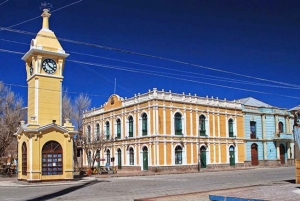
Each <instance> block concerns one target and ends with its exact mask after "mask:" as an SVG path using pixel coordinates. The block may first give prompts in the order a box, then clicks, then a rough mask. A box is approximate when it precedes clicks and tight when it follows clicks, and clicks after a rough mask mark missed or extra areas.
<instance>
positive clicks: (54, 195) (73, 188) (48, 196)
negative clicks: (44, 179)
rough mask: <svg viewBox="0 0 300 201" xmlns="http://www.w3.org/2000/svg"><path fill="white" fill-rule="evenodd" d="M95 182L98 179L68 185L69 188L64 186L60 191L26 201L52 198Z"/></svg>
mask: <svg viewBox="0 0 300 201" xmlns="http://www.w3.org/2000/svg"><path fill="white" fill-rule="evenodd" d="M96 183H98V181H91V182H88V183H84V184H82V185H78V186H73V187H70V188H66V189H64V190H61V191H58V192H55V193H51V194H48V195H43V196H41V197H37V198H33V199H29V200H27V201H38V200H49V199H52V198H55V197H58V196H61V195H65V194H68V193H70V192H73V191H75V190H78V189H81V188H84V187H86V186H91V185H94V184H96Z"/></svg>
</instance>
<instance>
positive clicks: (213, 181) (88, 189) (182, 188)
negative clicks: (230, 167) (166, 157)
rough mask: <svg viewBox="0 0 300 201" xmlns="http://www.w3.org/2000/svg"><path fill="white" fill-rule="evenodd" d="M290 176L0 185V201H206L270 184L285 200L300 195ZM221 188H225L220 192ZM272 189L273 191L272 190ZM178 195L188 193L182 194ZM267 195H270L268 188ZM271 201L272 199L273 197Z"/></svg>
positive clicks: (251, 173) (268, 172)
mask: <svg viewBox="0 0 300 201" xmlns="http://www.w3.org/2000/svg"><path fill="white" fill-rule="evenodd" d="M294 178H295V168H294V167H282V168H258V169H250V170H235V171H220V172H205V173H188V174H171V175H152V176H135V177H114V178H97V180H94V181H90V182H80V183H78V182H77V183H76V184H75V183H74V184H72V183H68V184H65V185H63V184H60V185H47V186H44V185H41V186H36V185H34V186H30V185H18V186H17V187H14V186H10V187H4V186H0V196H1V200H106V201H109V200H124V201H125V200H126V201H127V200H134V199H142V198H154V197H155V199H151V200H177V199H178V198H179V199H178V200H194V198H197V200H207V199H208V194H219V195H220V194H222V193H223V194H224V195H230V192H231V193H232V192H235V193H238V192H242V191H244V192H245V193H244V194H246V192H247V190H248V194H253V192H259V191H258V190H259V189H260V190H261V189H264V187H266V186H272V187H273V186H274V185H275V186H277V188H279V189H280V191H283V192H280V194H282V195H284V194H286V195H287V196H289V195H290V196H289V197H290V199H289V200H300V194H298V193H297V192H296V191H297V190H298V188H297V185H296V184H291V183H289V182H284V181H289V180H293V179H294ZM281 184H282V185H281ZM285 184H286V185H285ZM250 186H253V187H250ZM245 187H247V188H245ZM223 189H227V190H226V191H224V190H223ZM239 189H242V190H239ZM251 190H252V191H251ZM273 190H274V189H273ZM266 191H268V189H265V190H263V191H262V192H260V193H261V194H264V193H266ZM275 191H277V190H276V189H275ZM287 191H288V192H287ZM214 192H215V193H214ZM226 193H227V194H226ZM228 193H229V194H228ZM180 194H189V195H184V196H182V195H180ZM267 194H269V196H272V192H271V191H270V192H268V193H267ZM171 195H175V196H171ZM240 195H243V194H240ZM198 198H199V199H198ZM200 198H201V199H200ZM269 200H270V199H269ZM271 200H272V199H271ZM274 200H276V199H275V198H274ZM281 200H282V199H281ZM286 200H288V199H286Z"/></svg>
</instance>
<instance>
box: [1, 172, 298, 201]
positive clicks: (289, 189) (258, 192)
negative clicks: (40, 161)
mask: <svg viewBox="0 0 300 201" xmlns="http://www.w3.org/2000/svg"><path fill="white" fill-rule="evenodd" d="M223 171H224V170H223ZM179 173H182V174H184V172H141V171H138V172H125V171H119V172H118V173H117V174H102V175H92V176H88V177H86V176H85V177H80V176H79V175H76V176H75V179H74V180H73V181H59V182H58V181H57V182H40V183H27V182H24V181H18V180H17V178H16V177H5V178H3V177H0V188H1V186H5V187H9V186H11V187H31V186H41V185H44V186H47V185H77V184H78V185H79V184H82V182H93V181H95V180H101V179H102V178H110V177H134V176H151V175H162V174H179ZM209 195H218V196H224V197H236V198H245V199H249V200H250V199H260V200H291V201H296V200H300V185H298V184H295V181H280V182H276V183H270V184H265V185H256V186H248V187H241V188H234V189H219V190H215V191H199V192H194V193H189V194H178V195H169V196H162V197H148V198H144V199H137V200H136V201H138V200H139V201H177V200H178V201H190V200H199V201H204V200H205V201H206V200H209ZM224 200H225V198H224ZM227 200H229V199H227Z"/></svg>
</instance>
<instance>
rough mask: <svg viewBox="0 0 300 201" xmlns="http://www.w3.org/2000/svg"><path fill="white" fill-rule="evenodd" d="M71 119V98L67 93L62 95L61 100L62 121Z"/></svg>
mask: <svg viewBox="0 0 300 201" xmlns="http://www.w3.org/2000/svg"><path fill="white" fill-rule="evenodd" d="M72 117H73V106H72V103H71V98H70V97H69V96H68V92H64V93H63V98H62V118H63V121H65V120H66V119H70V120H71V119H72Z"/></svg>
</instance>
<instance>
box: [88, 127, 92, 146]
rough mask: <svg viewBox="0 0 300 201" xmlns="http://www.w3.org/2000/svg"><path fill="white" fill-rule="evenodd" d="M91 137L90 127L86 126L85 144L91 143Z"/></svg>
mask: <svg viewBox="0 0 300 201" xmlns="http://www.w3.org/2000/svg"><path fill="white" fill-rule="evenodd" d="M91 135H92V134H91V126H88V127H87V142H88V143H91V138H92V136H91Z"/></svg>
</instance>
